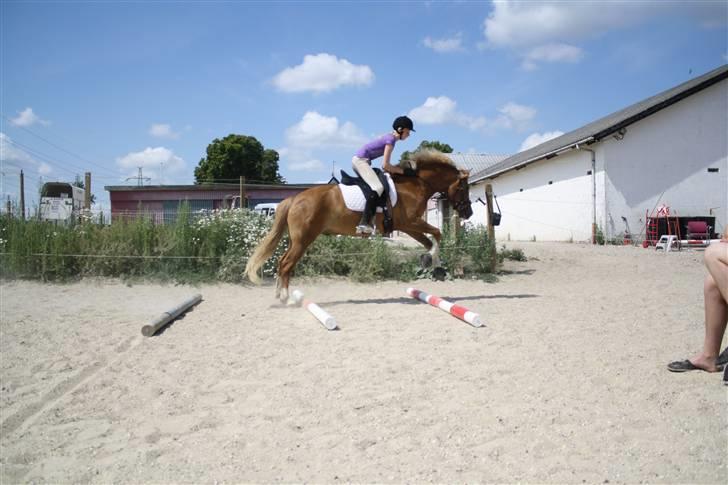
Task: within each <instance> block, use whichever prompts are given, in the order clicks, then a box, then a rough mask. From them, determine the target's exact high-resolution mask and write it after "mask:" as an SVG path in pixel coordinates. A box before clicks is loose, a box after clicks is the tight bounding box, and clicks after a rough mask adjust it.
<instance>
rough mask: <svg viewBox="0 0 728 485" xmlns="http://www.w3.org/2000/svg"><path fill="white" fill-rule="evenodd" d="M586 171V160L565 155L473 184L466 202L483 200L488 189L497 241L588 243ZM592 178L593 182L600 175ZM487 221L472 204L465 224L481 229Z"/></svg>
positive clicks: (589, 209) (588, 158)
mask: <svg viewBox="0 0 728 485" xmlns="http://www.w3.org/2000/svg"><path fill="white" fill-rule="evenodd" d="M589 170H591V155H590V154H589V153H588V152H584V151H570V152H567V153H565V154H563V155H560V156H558V157H556V158H553V159H551V160H544V161H539V162H536V163H534V164H532V165H529V166H527V167H525V168H522V169H521V170H517V171H516V170H514V171H511V172H507V173H505V174H503V175H501V176H499V177H496V178H495V179H493V180H490V181H484V182H481V183H478V184H476V185H475V186H472V187H471V188H470V194H471V200H472V201H476V199H477V198H478V197H480V198H481V199H482V200H485V184H486V183H490V184H491V185H492V186H493V193H494V194H495V196H496V197H497V199H498V205H499V206H500V212H501V223H500V225H499V226H497V227H496V228H495V234H496V239H499V240H504V239H506V240H507V239H510V240H515V241H526V240H533V239H535V240H537V241H588V240H590V239H591V223H592V202H591V201H592V196H591V194H592V182H591V175H587V172H588V171H589ZM597 178H598V180H597V182H598V181H599V179H600V178H601V175H600V173H599V171H597ZM597 186H599V183H597ZM597 195H598V194H597ZM597 200H599V197H597ZM601 200H603V198H602V199H601ZM493 205H494V206H495V203H494V204H493ZM495 210H496V211H497V210H498V209H497V207H495ZM486 220H487V216H486V208H485V206H484V205H483V204H481V203H479V202H474V203H473V216H472V217H471V218H470V221H471V222H472V223H474V224H485V223H486Z"/></svg>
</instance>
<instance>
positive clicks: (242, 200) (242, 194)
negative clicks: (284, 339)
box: [240, 176, 247, 209]
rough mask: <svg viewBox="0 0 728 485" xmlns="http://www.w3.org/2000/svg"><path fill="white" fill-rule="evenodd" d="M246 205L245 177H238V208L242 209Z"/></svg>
mask: <svg viewBox="0 0 728 485" xmlns="http://www.w3.org/2000/svg"><path fill="white" fill-rule="evenodd" d="M246 205H247V204H246V203H245V177H243V176H241V177H240V208H241V209H242V208H243V207H245V206H246Z"/></svg>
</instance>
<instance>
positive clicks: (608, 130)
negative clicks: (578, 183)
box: [470, 64, 728, 183]
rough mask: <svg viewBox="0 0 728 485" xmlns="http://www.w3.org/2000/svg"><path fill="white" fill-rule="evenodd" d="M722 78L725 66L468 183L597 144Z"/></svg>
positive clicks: (507, 161)
mask: <svg viewBox="0 0 728 485" xmlns="http://www.w3.org/2000/svg"><path fill="white" fill-rule="evenodd" d="M726 78H728V64H727V65H723V66H721V67H719V68H717V69H714V70H712V71H710V72H708V73H706V74H703V75H702V76H699V77H696V78H694V79H691V80H690V81H687V82H684V83H682V84H680V85H678V86H676V87H674V88H672V89H668V90H667V91H663V92H661V93H659V94H656V95H655V96H652V97H650V98H647V99H645V100H643V101H640V102H639V103H635V104H633V105H631V106H628V107H626V108H624V109H622V110H620V111H617V112H615V113H612V114H610V115H608V116H605V117H604V118H600V119H598V120H596V121H593V122H591V123H589V124H588V125H585V126H582V127H581V128H578V129H576V130H574V131H570V132H569V133H566V134H564V135H561V136H559V137H558V138H554V139H552V140H548V141H546V142H544V143H541V144H540V145H536V146H535V147H533V148H529V149H528V150H524V151H522V152H519V153H516V154H515V155H513V156H511V157H508V158H506V159H505V160H503V161H501V162H500V163H497V164H495V165H491V166H490V167H487V168H485V169H483V170H481V171H480V172H478V173H475V174H473V175H472V176H471V177H470V181H471V183H474V182H478V181H480V180H483V179H485V178H490V177H494V176H496V175H500V174H502V173H505V172H508V171H510V170H513V169H516V168H520V167H523V166H526V165H528V164H530V163H533V162H536V161H538V160H541V159H544V158H551V157H553V156H556V155H557V154H558V152H560V151H563V150H567V149H570V148H572V147H574V146H575V145H576V144H591V143H594V142H597V141H599V140H601V139H603V138H605V137H607V136H610V135H612V134H613V133H615V132H618V131H619V130H621V129H622V128H625V127H627V126H629V125H631V124H632V123H635V122H637V121H639V120H641V119H643V118H645V117H647V116H649V115H651V114H654V113H656V112H657V111H660V110H661V109H664V108H667V107H668V106H670V105H672V104H674V103H677V102H678V101H680V100H682V99H684V98H686V97H688V96H691V95H693V94H695V93H697V92H699V91H702V90H703V89H705V88H707V87H709V86H712V85H713V84H715V83H717V82H720V81H722V80H724V79H726Z"/></svg>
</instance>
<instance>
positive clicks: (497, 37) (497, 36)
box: [483, 0, 662, 47]
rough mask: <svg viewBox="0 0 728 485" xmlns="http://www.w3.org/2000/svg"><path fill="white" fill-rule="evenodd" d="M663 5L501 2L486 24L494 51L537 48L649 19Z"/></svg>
mask: <svg viewBox="0 0 728 485" xmlns="http://www.w3.org/2000/svg"><path fill="white" fill-rule="evenodd" d="M661 9H662V7H660V6H659V2H627V1H624V2H563V1H541V2H531V1H518V0H513V1H508V0H505V1H500V2H493V10H492V12H491V13H490V14H489V15H488V17H487V18H486V19H485V22H484V24H483V27H484V34H485V38H486V40H487V42H488V44H489V45H490V46H493V47H533V46H537V45H543V44H549V43H554V42H565V41H568V40H571V41H574V40H580V39H583V38H587V37H593V36H595V35H599V34H602V33H604V32H606V31H608V30H611V29H616V28H622V27H627V26H629V25H634V24H636V23H638V22H641V21H643V20H644V19H646V18H649V17H651V16H653V15H655V13H656V12H657V11H659V10H661Z"/></svg>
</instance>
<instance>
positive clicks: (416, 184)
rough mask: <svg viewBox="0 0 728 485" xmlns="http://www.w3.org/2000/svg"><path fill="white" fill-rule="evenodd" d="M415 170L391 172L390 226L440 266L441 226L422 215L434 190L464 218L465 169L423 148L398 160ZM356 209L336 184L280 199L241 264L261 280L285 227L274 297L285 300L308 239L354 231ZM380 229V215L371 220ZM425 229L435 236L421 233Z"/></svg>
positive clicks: (466, 204)
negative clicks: (260, 272)
mask: <svg viewBox="0 0 728 485" xmlns="http://www.w3.org/2000/svg"><path fill="white" fill-rule="evenodd" d="M403 165H405V167H400V168H402V169H403V171H404V169H405V168H409V169H411V170H412V171H413V172H414V173H416V176H414V177H413V176H405V175H400V174H395V175H393V179H394V185H395V187H396V190H397V200H398V202H397V205H396V206H394V207H393V211H392V212H393V218H394V229H395V230H398V231H402V232H404V233H406V234H408V235H409V236H411V237H412V238H414V239H415V240H416V241H418V242H419V243H420V244H422V245H423V246H425V248H426V249H427V250H429V252H430V254H431V256H432V260H433V265H434V266H439V260H438V252H439V247H440V238H441V234H440V230H439V229H438V228H436V227H434V226H431V225H429V224H428V223H427V222H425V221H424V220H423V219H422V216H423V214H424V213H425V210H426V209H427V201H428V200H429V199H430V198H431V197H432V196H433V195H434V194H436V193H441V194H443V195H444V196H445V197H446V198H447V199H448V200H449V201H450V203H451V204H452V205H453V207H454V209H455V210H456V211H457V213H458V214H459V215H460V217H461V218H463V219H468V218H469V217H470V216H471V215H473V209H472V207H471V205H470V193H469V187H468V175H469V172H468V171H464V170H459V169H458V168H457V167H456V166H455V164H454V163H453V162H452V160H450V159H449V158H448V157H447V156H446V155H445V154H443V153H440V152H436V151H431V150H424V151H420V152H416V153H415V154H414V155H413V157H412V159H411V160H408V161H406V163H403ZM357 218H359V214H358V213H356V212H354V211H352V210H350V209H348V208H347V207H346V205H345V204H344V198H343V196H342V193H341V189H340V188H339V186H338V185H320V186H318V187H312V188H310V189H307V190H304V191H303V192H301V193H299V194H296V195H295V196H292V197H289V198H288V199H286V200H284V201H283V202H281V203H280V205H279V206H278V210H277V211H276V218H275V221H274V223H273V227H272V228H271V230H270V232H269V233H268V234H267V235H266V236H265V238H263V240H262V241H261V242H260V243H259V244H258V247H257V248H256V249H255V251H254V252H253V254H252V256H251V257H250V259H249V260H248V263H247V265H246V267H245V273H246V274H247V276H248V278H249V279H250V281H252V282H254V283H259V282H260V277H259V276H258V270H259V269H260V268H261V267H262V266H263V264H264V263H265V262H266V260H267V259H268V258H269V257H270V256H271V255H272V254H273V251H275V249H276V246H277V245H278V242H279V241H280V240H281V238H282V237H283V235H284V234H285V232H286V231H288V237H289V239H290V244H289V246H288V249H287V250H286V252H285V253H284V254H283V256H282V257H281V259H280V261H279V262H278V280H277V282H276V297H277V298H279V299H280V300H281V301H283V302H286V301H287V300H288V284H289V280H290V277H291V272H292V271H293V268H294V267H295V266H296V263H297V262H298V261H299V260H300V259H301V257H302V256H303V253H304V252H305V251H306V248H308V246H309V245H311V243H312V242H313V241H314V240H315V239H316V238H317V237H318V236H319V234H342V235H347V236H354V235H355V225H356V221H357ZM374 222H375V223H376V225H377V228H378V229H379V230H380V231H383V227H382V216H381V214H378V215H377V216H376V218H375V220H374ZM426 234H429V235H431V236H432V238H433V240H434V241H431V240H430V238H428V237H427V236H426Z"/></svg>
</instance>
